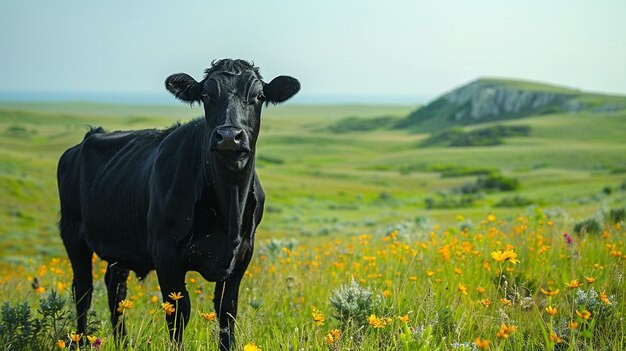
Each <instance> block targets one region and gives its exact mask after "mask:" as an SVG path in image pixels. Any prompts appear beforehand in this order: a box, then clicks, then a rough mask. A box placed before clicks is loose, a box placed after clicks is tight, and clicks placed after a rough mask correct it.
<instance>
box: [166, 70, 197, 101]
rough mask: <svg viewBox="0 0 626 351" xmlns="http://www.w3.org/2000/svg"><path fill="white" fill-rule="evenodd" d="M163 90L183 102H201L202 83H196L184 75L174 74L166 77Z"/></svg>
mask: <svg viewBox="0 0 626 351" xmlns="http://www.w3.org/2000/svg"><path fill="white" fill-rule="evenodd" d="M165 89H167V91H169V92H170V93H172V95H174V96H175V97H176V98H177V99H179V100H182V101H185V102H190V103H191V102H195V101H200V100H202V83H198V82H197V81H196V80H195V79H193V78H192V77H191V76H190V75H188V74H186V73H176V74H172V75H171V76H169V77H167V79H166V80H165Z"/></svg>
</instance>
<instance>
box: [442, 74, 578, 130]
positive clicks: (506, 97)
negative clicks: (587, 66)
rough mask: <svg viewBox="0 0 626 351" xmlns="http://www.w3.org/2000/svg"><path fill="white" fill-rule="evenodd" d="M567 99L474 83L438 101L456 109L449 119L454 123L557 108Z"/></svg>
mask: <svg viewBox="0 0 626 351" xmlns="http://www.w3.org/2000/svg"><path fill="white" fill-rule="evenodd" d="M571 96H572V95H569V94H559V93H550V92H544V91H531V90H516V89H512V88H510V87H507V86H502V85H501V86H498V85H496V84H493V83H488V82H483V81H476V82H473V83H470V84H468V85H466V86H464V87H461V88H459V89H456V90H454V91H451V92H449V93H447V94H445V95H443V96H442V97H441V98H442V99H444V100H446V101H447V102H449V103H450V104H454V105H457V106H459V107H460V108H459V109H458V110H457V111H455V112H454V114H453V115H452V118H453V119H454V120H457V121H458V120H464V119H473V120H480V119H485V118H489V117H496V116H502V115H511V114H519V113H524V112H530V111H537V110H540V109H541V108H543V107H546V106H549V105H554V104H556V105H561V104H562V103H563V102H565V101H566V100H568V99H569V98H570V97H571Z"/></svg>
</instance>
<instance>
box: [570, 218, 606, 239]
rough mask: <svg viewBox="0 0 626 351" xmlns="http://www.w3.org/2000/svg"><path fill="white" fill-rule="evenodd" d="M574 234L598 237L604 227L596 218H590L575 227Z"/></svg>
mask: <svg viewBox="0 0 626 351" xmlns="http://www.w3.org/2000/svg"><path fill="white" fill-rule="evenodd" d="M574 233H576V234H583V233H588V234H591V235H598V234H600V233H602V225H601V224H600V222H598V220H597V219H595V218H589V219H586V220H584V221H582V222H579V223H576V225H574Z"/></svg>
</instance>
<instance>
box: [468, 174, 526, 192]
mask: <svg viewBox="0 0 626 351" xmlns="http://www.w3.org/2000/svg"><path fill="white" fill-rule="evenodd" d="M476 184H477V185H478V187H479V188H480V189H483V190H487V191H490V190H492V191H513V190H517V189H518V188H519V180H517V179H515V178H509V177H505V176H503V175H494V174H491V175H488V176H486V177H480V178H478V181H477V182H476Z"/></svg>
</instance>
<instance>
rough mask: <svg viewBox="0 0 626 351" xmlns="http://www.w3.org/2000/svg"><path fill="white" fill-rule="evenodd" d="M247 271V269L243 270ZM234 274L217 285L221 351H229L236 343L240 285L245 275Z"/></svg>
mask: <svg viewBox="0 0 626 351" xmlns="http://www.w3.org/2000/svg"><path fill="white" fill-rule="evenodd" d="M243 271H245V269H244V270H243ZM238 273H239V274H237V273H234V274H233V276H231V277H230V278H228V280H226V281H223V282H217V283H215V298H214V299H213V303H214V307H215V311H216V312H217V315H218V317H219V320H220V350H222V351H229V350H231V349H233V347H234V343H235V318H236V317H237V302H238V300H239V285H240V284H241V278H242V277H243V273H240V272H238Z"/></svg>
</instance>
